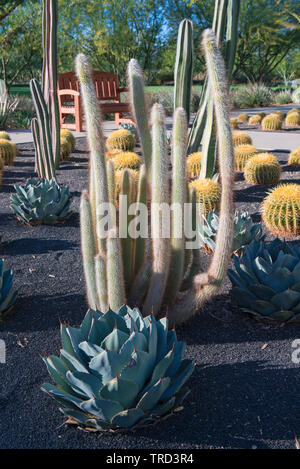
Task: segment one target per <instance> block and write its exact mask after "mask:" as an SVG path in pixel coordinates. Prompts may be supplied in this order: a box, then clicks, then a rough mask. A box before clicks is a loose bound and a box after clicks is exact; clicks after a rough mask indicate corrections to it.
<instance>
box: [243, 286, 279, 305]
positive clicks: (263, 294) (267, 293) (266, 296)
mask: <svg viewBox="0 0 300 469" xmlns="http://www.w3.org/2000/svg"><path fill="white" fill-rule="evenodd" d="M248 289H249V291H250V292H251V293H253V295H255V296H256V297H258V298H259V299H261V300H267V301H270V300H271V299H272V298H273V296H274V295H276V291H275V290H273V289H272V288H270V287H267V286H266V285H261V284H254V285H248Z"/></svg>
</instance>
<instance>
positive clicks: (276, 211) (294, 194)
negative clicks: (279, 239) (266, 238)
mask: <svg viewBox="0 0 300 469" xmlns="http://www.w3.org/2000/svg"><path fill="white" fill-rule="evenodd" d="M261 211H262V219H263V222H264V223H265V225H266V227H267V228H268V230H269V231H271V233H275V234H278V235H282V236H287V237H293V236H299V235H300V184H281V185H280V186H277V187H275V189H273V190H272V191H271V192H270V193H269V195H268V196H267V197H266V198H265V200H264V201H263V203H262V207H261Z"/></svg>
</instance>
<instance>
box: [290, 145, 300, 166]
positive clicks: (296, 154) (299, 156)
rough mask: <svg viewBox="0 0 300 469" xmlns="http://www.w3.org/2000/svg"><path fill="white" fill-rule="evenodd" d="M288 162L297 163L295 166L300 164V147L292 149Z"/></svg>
mask: <svg viewBox="0 0 300 469" xmlns="http://www.w3.org/2000/svg"><path fill="white" fill-rule="evenodd" d="M288 163H289V164H290V165H295V166H299V165H300V147H299V148H296V150H293V151H291V153H290V156H289V161H288Z"/></svg>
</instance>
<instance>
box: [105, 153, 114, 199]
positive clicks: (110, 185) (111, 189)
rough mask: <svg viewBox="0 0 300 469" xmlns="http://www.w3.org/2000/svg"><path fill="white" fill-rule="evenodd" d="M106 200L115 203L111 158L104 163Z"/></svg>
mask: <svg viewBox="0 0 300 469" xmlns="http://www.w3.org/2000/svg"><path fill="white" fill-rule="evenodd" d="M106 173H107V187H108V200H109V202H110V203H111V204H114V203H115V172H114V164H113V162H112V160H108V162H107V163H106Z"/></svg>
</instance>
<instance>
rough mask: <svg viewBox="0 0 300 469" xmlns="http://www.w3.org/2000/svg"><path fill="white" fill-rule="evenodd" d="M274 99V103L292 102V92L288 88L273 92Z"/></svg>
mask: <svg viewBox="0 0 300 469" xmlns="http://www.w3.org/2000/svg"><path fill="white" fill-rule="evenodd" d="M274 100H275V103H276V104H289V103H291V102H292V93H291V92H290V91H288V90H286V91H280V93H277V94H274Z"/></svg>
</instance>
